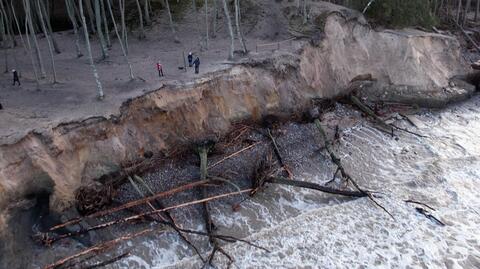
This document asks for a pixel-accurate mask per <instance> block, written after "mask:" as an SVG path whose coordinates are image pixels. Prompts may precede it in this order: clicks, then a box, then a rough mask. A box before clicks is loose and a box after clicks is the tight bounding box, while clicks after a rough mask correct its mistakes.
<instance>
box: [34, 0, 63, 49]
mask: <svg viewBox="0 0 480 269" xmlns="http://www.w3.org/2000/svg"><path fill="white" fill-rule="evenodd" d="M40 8H41V9H40V10H39V12H42V13H43V16H44V18H45V19H44V20H45V22H46V23H47V33H48V35H49V36H50V39H51V40H52V43H53V48H54V49H55V53H57V54H60V53H61V51H60V48H59V47H58V44H57V41H56V40H55V37H54V36H53V30H52V24H51V23H50V16H48V15H47V14H48V13H47V9H46V8H45V6H44V4H43V1H40Z"/></svg>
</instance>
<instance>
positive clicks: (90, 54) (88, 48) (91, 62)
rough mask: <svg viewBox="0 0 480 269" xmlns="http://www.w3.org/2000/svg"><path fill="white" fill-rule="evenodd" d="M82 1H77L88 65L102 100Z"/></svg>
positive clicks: (101, 90)
mask: <svg viewBox="0 0 480 269" xmlns="http://www.w3.org/2000/svg"><path fill="white" fill-rule="evenodd" d="M83 1H84V0H80V1H79V3H80V8H79V9H80V17H81V21H82V28H83V33H84V34H85V45H86V47H87V53H88V59H89V61H90V66H91V67H92V71H93V77H94V78H95V82H96V83H97V90H98V98H99V99H100V100H102V99H103V98H104V95H103V88H102V83H101V82H100V77H99V76H98V72H97V67H96V66H95V63H94V62H93V56H92V49H91V47H90V40H89V38H88V29H87V22H86V20H85V15H84V14H83ZM86 1H90V0H86Z"/></svg>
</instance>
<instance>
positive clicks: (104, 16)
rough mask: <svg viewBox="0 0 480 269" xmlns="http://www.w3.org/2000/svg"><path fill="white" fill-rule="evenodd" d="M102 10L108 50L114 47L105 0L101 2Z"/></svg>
mask: <svg viewBox="0 0 480 269" xmlns="http://www.w3.org/2000/svg"><path fill="white" fill-rule="evenodd" d="M100 9H101V10H102V19H103V28H104V29H105V38H106V39H107V48H111V47H112V42H111V41H110V30H109V29H108V21H107V13H106V12H105V3H104V0H100Z"/></svg>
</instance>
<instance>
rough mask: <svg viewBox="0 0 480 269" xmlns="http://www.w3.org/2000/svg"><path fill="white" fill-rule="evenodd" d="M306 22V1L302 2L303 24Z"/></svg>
mask: <svg viewBox="0 0 480 269" xmlns="http://www.w3.org/2000/svg"><path fill="white" fill-rule="evenodd" d="M307 22H308V15H307V0H303V24H306V23H307Z"/></svg>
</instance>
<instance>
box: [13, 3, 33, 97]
mask: <svg viewBox="0 0 480 269" xmlns="http://www.w3.org/2000/svg"><path fill="white" fill-rule="evenodd" d="M10 1H12V0H10ZM10 5H11V6H12V12H13V16H14V18H15V23H16V24H17V29H18V32H19V33H21V32H22V31H21V30H20V24H19V23H18V19H17V15H16V14H15V8H14V7H13V5H12V3H11V2H10ZM27 20H28V17H27V16H25V39H26V40H27V45H28V49H27V51H28V54H29V55H30V60H31V62H32V68H33V74H34V75H35V81H36V82H37V89H38V88H39V87H40V81H39V80H38V72H37V65H36V63H35V57H33V53H32V46H31V45H30V38H29V36H28V23H27ZM22 40H23V38H22Z"/></svg>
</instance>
